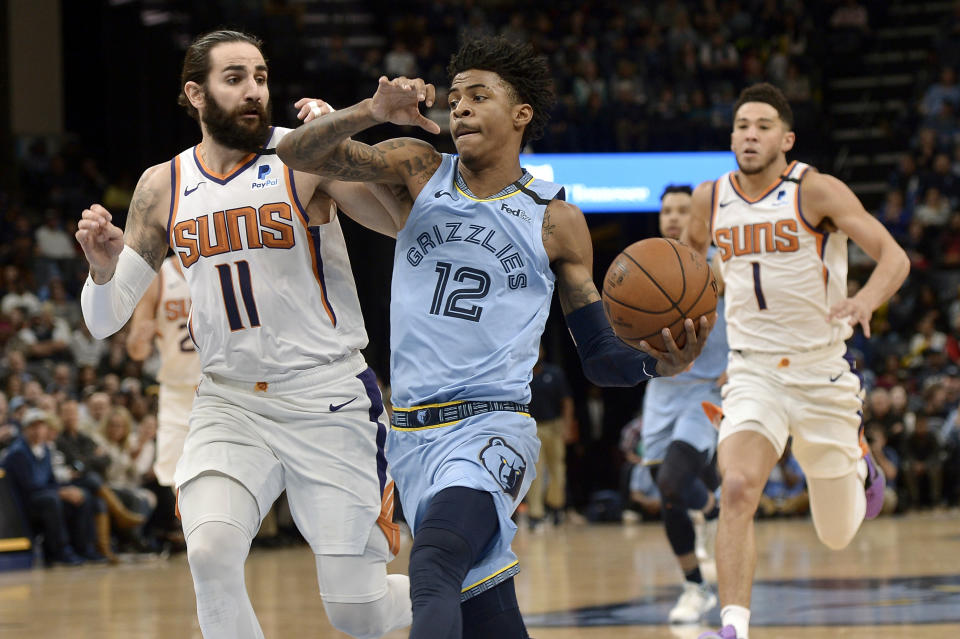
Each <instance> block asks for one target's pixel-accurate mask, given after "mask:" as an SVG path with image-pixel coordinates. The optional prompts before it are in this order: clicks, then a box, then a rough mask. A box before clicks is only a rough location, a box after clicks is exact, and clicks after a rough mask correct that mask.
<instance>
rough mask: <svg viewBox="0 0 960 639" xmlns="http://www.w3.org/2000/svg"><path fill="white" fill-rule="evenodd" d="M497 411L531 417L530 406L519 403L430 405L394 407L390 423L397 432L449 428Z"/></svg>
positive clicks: (483, 402)
mask: <svg viewBox="0 0 960 639" xmlns="http://www.w3.org/2000/svg"><path fill="white" fill-rule="evenodd" d="M495 411H509V412H512V413H523V414H525V415H529V414H530V406H529V405H528V404H518V403H517V402H497V401H478V402H449V403H446V404H428V405H426V406H412V407H410V408H397V407H394V408H393V416H392V417H391V418H390V423H391V424H392V425H393V427H394V429H396V430H420V429H424V428H439V427H441V426H449V425H450V424H454V423H456V422H459V421H460V420H462V419H466V418H468V417H474V416H476V415H483V414H484V413H492V412H495Z"/></svg>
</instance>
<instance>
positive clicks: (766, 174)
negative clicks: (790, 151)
mask: <svg viewBox="0 0 960 639" xmlns="http://www.w3.org/2000/svg"><path fill="white" fill-rule="evenodd" d="M786 170H787V159H786V158H785V157H782V156H781V157H780V158H779V159H777V161H776V162H774V163H773V164H771V165H770V166H768V167H767V168H765V169H764V170H763V171H760V172H759V173H751V174H750V175H747V174H746V173H744V172H743V171H739V170H738V171H737V173H736V178H737V183H738V184H739V185H740V188H741V189H742V190H743V192H744V193H745V194H746V195H747V197H751V198H752V197H756V196H758V195H760V194H761V193H763V192H764V191H766V190H767V189H768V188H770V185H771V184H773V183H774V182H776V181H777V180H778V179H780V176H781V175H783V174H784V173H785V172H786Z"/></svg>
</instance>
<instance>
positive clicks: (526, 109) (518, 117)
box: [513, 104, 533, 130]
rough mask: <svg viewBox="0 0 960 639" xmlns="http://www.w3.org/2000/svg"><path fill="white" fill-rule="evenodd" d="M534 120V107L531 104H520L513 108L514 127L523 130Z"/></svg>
mask: <svg viewBox="0 0 960 639" xmlns="http://www.w3.org/2000/svg"><path fill="white" fill-rule="evenodd" d="M531 120H533V107H532V106H530V105H529V104H518V105H516V106H515V107H513V126H514V128H516V129H519V130H522V129H523V128H524V127H525V126H527V125H528V124H530V121H531Z"/></svg>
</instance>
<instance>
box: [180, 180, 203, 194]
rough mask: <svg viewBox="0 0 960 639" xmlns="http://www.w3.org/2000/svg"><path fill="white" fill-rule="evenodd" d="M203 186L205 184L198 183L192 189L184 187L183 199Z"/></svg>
mask: <svg viewBox="0 0 960 639" xmlns="http://www.w3.org/2000/svg"><path fill="white" fill-rule="evenodd" d="M201 184H203V182H197V185H196V186H195V187H193V188H192V189H190V188H187V187H183V197H187V196H188V195H190V194H191V193H193V192H194V191H196V190H197V189H199V188H200V185H201Z"/></svg>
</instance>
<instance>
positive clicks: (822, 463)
mask: <svg viewBox="0 0 960 639" xmlns="http://www.w3.org/2000/svg"><path fill="white" fill-rule="evenodd" d="M792 127H793V114H792V112H791V109H790V105H789V104H788V103H787V100H786V98H785V97H784V96H783V93H781V92H780V90H779V89H777V88H776V87H773V86H772V85H769V84H757V85H754V86H751V87H748V88H747V89H745V90H744V91H743V93H741V94H740V99H739V100H738V102H737V104H736V106H735V108H734V121H733V132H732V135H731V147H732V149H733V151H734V153H735V154H736V160H737V166H738V170H736V171H732V172H730V173H728V174H726V175H724V176H722V177H720V178H719V179H717V180H716V181H714V182H705V183H703V184H701V185H700V186H698V187H697V189H696V190H695V191H694V194H693V211H692V219H691V220H690V224H689V225H688V228H687V233H686V235H685V239H686V241H688V242H689V243H690V244H691V245H692V246H693V247H694V248H696V249H698V250H700V251H701V252H704V253H705V252H706V250H707V247H708V246H709V244H710V242H711V240H713V242H714V243H715V244H716V245H717V247H718V249H719V252H720V257H721V273H722V275H723V279H724V282H725V284H726V319H727V337H728V341H729V344H730V349H731V354H730V362H729V367H728V368H727V373H728V376H729V379H728V382H727V383H726V384H725V385H724V387H723V419H722V421H721V423H720V436H719V445H718V462H719V468H720V473H721V476H722V480H723V483H722V489H721V492H722V497H721V506H720V525H719V530H718V535H717V547H716V556H717V577H718V581H719V587H720V602H721V605H722V606H723V609H722V612H721V616H722V628H721V629H720V630H719V631H717V632H710V633H707V634H704V635H701V639H705V638H713V639H747V638H748V628H749V620H750V591H751V585H752V583H753V573H754V567H755V564H756V546H755V542H754V531H753V515H754V512H755V511H756V509H757V504H758V502H759V499H760V494H761V492H762V490H763V486H764V484H765V483H766V481H767V477H768V476H769V475H770V471H771V470H772V469H773V466H774V464H776V463H777V459H778V458H779V457H780V455H781V453H782V452H783V450H784V446H785V445H786V442H787V438H788V437H789V436H791V435H792V436H793V454H794V455H795V456H796V458H797V461H799V462H800V465H801V466H802V467H803V470H804V473H805V474H806V477H807V484H808V487H809V491H810V510H811V512H812V515H813V524H814V527H815V528H816V531H817V535H818V536H819V537H820V540H821V541H822V542H823V543H824V544H825V545H826V546H828V547H829V548H832V549H840V548H844V547H845V546H847V544H849V543H850V541H851V539H853V536H854V534H855V533H856V532H857V530H858V529H859V527H860V524H861V522H862V521H863V520H864V518H867V519H870V518H873V517H876V516H877V514H878V513H879V511H880V508H881V507H882V505H883V490H884V480H883V475H882V474H881V472H880V471H879V470H878V467H877V466H876V464H875V463H874V462H873V460H872V459H871V458H870V456H869V452H868V451H869V449H867V448H865V447H864V446H862V444H861V442H862V435H861V433H860V428H861V423H860V422H861V418H860V410H861V405H862V400H861V385H860V378H859V375H858V374H857V373H856V371H855V370H854V369H853V368H852V365H851V363H850V362H851V360H850V359H849V358H847V357H846V346H845V344H844V341H845V340H846V339H847V338H848V337H850V335H851V334H852V331H853V329H852V327H854V326H857V325H860V326H861V327H862V328H863V331H864V333H865V334H866V336H867V337H869V336H870V317H871V315H872V313H873V311H874V310H875V309H876V308H877V307H878V306H880V305H881V304H882V303H883V302H885V301H886V300H887V299H888V298H889V297H890V296H891V295H892V294H893V293H894V292H895V291H896V290H897V289H898V288H900V285H901V284H902V283H903V281H904V279H905V278H906V276H907V273H908V271H909V261H908V260H907V256H906V254H905V253H904V252H903V250H902V249H901V248H900V247H899V246H898V245H897V243H896V242H895V241H894V239H893V238H892V237H891V236H890V234H889V233H888V232H887V231H886V229H884V227H883V226H882V225H881V224H880V223H879V222H878V221H877V220H876V219H875V218H874V217H873V216H871V215H870V214H869V213H867V211H865V210H864V208H863V206H862V205H861V204H860V201H859V200H858V199H857V197H856V196H855V195H854V194H853V192H852V191H851V190H850V189H849V188H848V187H847V186H846V185H845V184H843V183H842V182H841V181H839V180H837V179H836V178H833V177H830V176H828V175H823V174H821V173H818V172H817V171H816V170H814V169H812V168H811V167H808V166H807V165H805V164H801V163H798V162H791V163H789V164H788V163H787V160H786V153H787V152H788V151H790V150H791V149H792V148H793V144H794V140H795V135H794V133H793V131H792V130H791V129H792ZM848 238H849V239H850V240H852V241H854V242H855V243H856V244H857V245H858V246H860V247H861V248H862V249H863V250H864V252H865V253H867V254H868V255H870V256H871V257H872V258H873V259H875V260H876V261H877V265H876V268H874V270H873V272H872V273H871V275H870V278H869V279H868V280H867V282H866V284H864V286H863V288H861V289H860V291H859V292H857V294H856V295H854V296H853V297H847V292H846V284H847V239H848Z"/></svg>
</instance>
